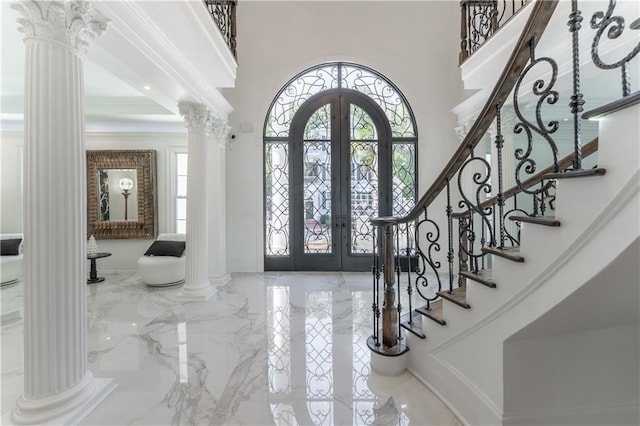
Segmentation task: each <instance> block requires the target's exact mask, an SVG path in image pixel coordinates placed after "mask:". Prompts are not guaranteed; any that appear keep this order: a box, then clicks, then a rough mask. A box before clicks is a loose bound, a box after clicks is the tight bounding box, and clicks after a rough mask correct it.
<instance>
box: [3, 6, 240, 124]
mask: <svg viewBox="0 0 640 426" xmlns="http://www.w3.org/2000/svg"><path fill="white" fill-rule="evenodd" d="M10 4H11V3H10V2H7V1H2V2H0V13H1V25H2V27H1V34H2V35H1V51H0V52H1V57H2V68H1V74H0V80H1V86H0V87H1V93H2V103H1V110H0V112H1V119H2V128H3V130H8V131H11V130H14V131H20V130H21V129H22V111H23V107H24V102H23V94H24V65H25V58H24V55H25V47H24V42H23V34H22V33H20V32H19V31H18V23H17V18H18V17H19V13H18V12H17V11H15V10H13V9H11V7H10ZM95 5H96V8H98V9H99V11H100V12H101V13H103V14H104V15H105V16H108V17H110V18H111V17H115V18H112V19H111V22H110V23H109V27H108V29H107V31H106V32H105V33H104V34H103V35H101V36H100V37H98V38H97V39H96V40H94V41H93V42H91V43H90V46H89V49H88V54H87V57H86V59H85V60H84V87H85V111H86V128H87V131H89V132H92V131H96V132H185V131H186V130H185V128H184V121H183V119H182V117H181V116H180V115H179V114H178V111H177V104H178V102H180V101H182V100H187V101H194V102H199V103H204V104H206V105H208V106H209V107H210V109H211V111H212V112H214V113H215V114H216V115H218V116H224V117H226V115H227V114H228V113H229V112H230V111H231V107H230V105H229V104H228V103H227V102H226V100H225V99H224V98H223V97H222V95H221V94H220V93H219V92H218V88H220V87H229V86H232V85H233V81H234V79H235V66H236V65H235V60H234V59H233V57H231V54H230V53H229V52H228V49H227V47H226V44H224V41H223V40H222V37H221V36H220V34H219V31H218V29H217V28H216V27H215V25H214V24H213V22H212V20H211V18H210V16H208V12H206V7H204V6H203V3H202V2H189V1H186V2H185V1H168V2H167V1H165V2H137V1H114V2H109V1H103V2H96V3H95ZM180 19H183V20H185V21H188V22H189V23H190V27H191V28H193V33H192V34H191V33H190V34H189V35H190V38H191V39H190V40H183V37H182V36H178V35H176V34H174V33H172V32H173V31H172V28H176V27H175V25H171V24H169V23H168V22H167V21H168V20H172V24H174V23H175V22H176V20H178V21H179V20H180ZM198 24H199V25H198ZM132 28H135V30H132ZM183 28H184V27H183ZM176 32H177V31H176ZM181 32H182V33H184V32H185V31H181ZM193 39H198V40H199V44H200V45H203V46H202V48H203V49H204V50H201V51H210V52H211V53H212V54H211V55H210V56H208V57H204V58H199V56H205V55H201V54H200V53H198V52H190V51H189V49H186V48H185V47H184V46H182V45H181V43H183V42H187V43H188V44H189V46H190V47H191V48H193V44H194V43H193ZM167 40H171V42H167ZM154 43H155V45H154ZM196 44H198V43H196ZM221 44H222V47H221ZM164 49H167V50H168V49H171V50H172V52H167V51H165V50H164ZM174 51H179V52H186V53H182V54H180V55H176V54H175V53H174ZM176 56H178V57H176ZM173 57H176V58H175V61H176V62H177V61H180V63H172V59H171V58H173ZM203 62H204V63H203ZM203 67H207V68H203ZM216 67H217V68H219V71H218V73H217V74H216V72H215V69H216ZM198 69H207V76H208V78H206V79H204V78H202V76H201V75H199V74H198V71H197V70H198ZM212 69H213V72H212V71H211V70H212ZM194 81H195V82H196V83H195V84H194V83H193V82H194ZM197 82H201V83H197Z"/></svg>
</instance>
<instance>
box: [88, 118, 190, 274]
mask: <svg viewBox="0 0 640 426" xmlns="http://www.w3.org/2000/svg"><path fill="white" fill-rule="evenodd" d="M86 142H87V149H89V150H98V149H101V150H102V149H124V150H126V149H143V150H155V151H156V168H157V169H156V173H157V197H158V232H171V231H172V224H171V214H170V212H171V208H172V206H171V200H170V194H171V149H172V148H180V149H182V148H183V147H185V146H186V144H187V133H186V129H184V134H179V133H87V136H86ZM97 243H98V249H99V250H100V251H106V252H110V253H112V255H111V257H107V258H104V259H101V260H100V266H99V268H100V271H110V270H131V271H135V270H136V269H137V262H138V258H139V257H140V256H142V254H143V253H144V252H145V250H146V249H147V248H148V247H149V245H150V244H151V241H150V240H98V241H97Z"/></svg>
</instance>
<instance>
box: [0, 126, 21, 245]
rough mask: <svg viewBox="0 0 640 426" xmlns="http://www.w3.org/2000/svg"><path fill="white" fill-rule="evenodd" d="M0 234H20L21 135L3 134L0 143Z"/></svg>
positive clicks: (14, 133) (13, 133)
mask: <svg viewBox="0 0 640 426" xmlns="http://www.w3.org/2000/svg"><path fill="white" fill-rule="evenodd" d="M0 144H1V145H0V165H1V167H0V233H3V234H7V233H18V232H22V231H23V230H22V156H23V155H24V139H23V137H22V133H16V132H11V133H9V132H3V133H2V140H1V142H0Z"/></svg>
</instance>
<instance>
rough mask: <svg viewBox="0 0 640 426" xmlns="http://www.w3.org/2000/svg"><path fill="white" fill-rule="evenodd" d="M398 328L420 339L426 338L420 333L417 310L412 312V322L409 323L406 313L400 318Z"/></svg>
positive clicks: (420, 324) (420, 325) (420, 321)
mask: <svg viewBox="0 0 640 426" xmlns="http://www.w3.org/2000/svg"><path fill="white" fill-rule="evenodd" d="M400 326H401V327H402V328H404V329H405V330H407V331H409V332H411V333H412V334H415V335H416V336H418V337H419V338H421V339H426V338H427V336H425V334H424V332H423V331H422V320H421V319H420V315H419V314H418V310H417V309H414V310H413V322H412V323H409V314H408V313H407V314H404V315H402V316H401V317H400Z"/></svg>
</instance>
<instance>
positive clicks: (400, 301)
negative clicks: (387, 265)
mask: <svg viewBox="0 0 640 426" xmlns="http://www.w3.org/2000/svg"><path fill="white" fill-rule="evenodd" d="M395 227H396V267H395V272H396V280H397V281H398V290H397V291H396V294H397V295H398V304H397V308H396V309H397V310H398V341H400V340H402V321H401V320H400V319H401V318H402V298H401V297H400V295H401V294H402V290H401V287H402V284H401V275H400V224H396V225H395Z"/></svg>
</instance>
